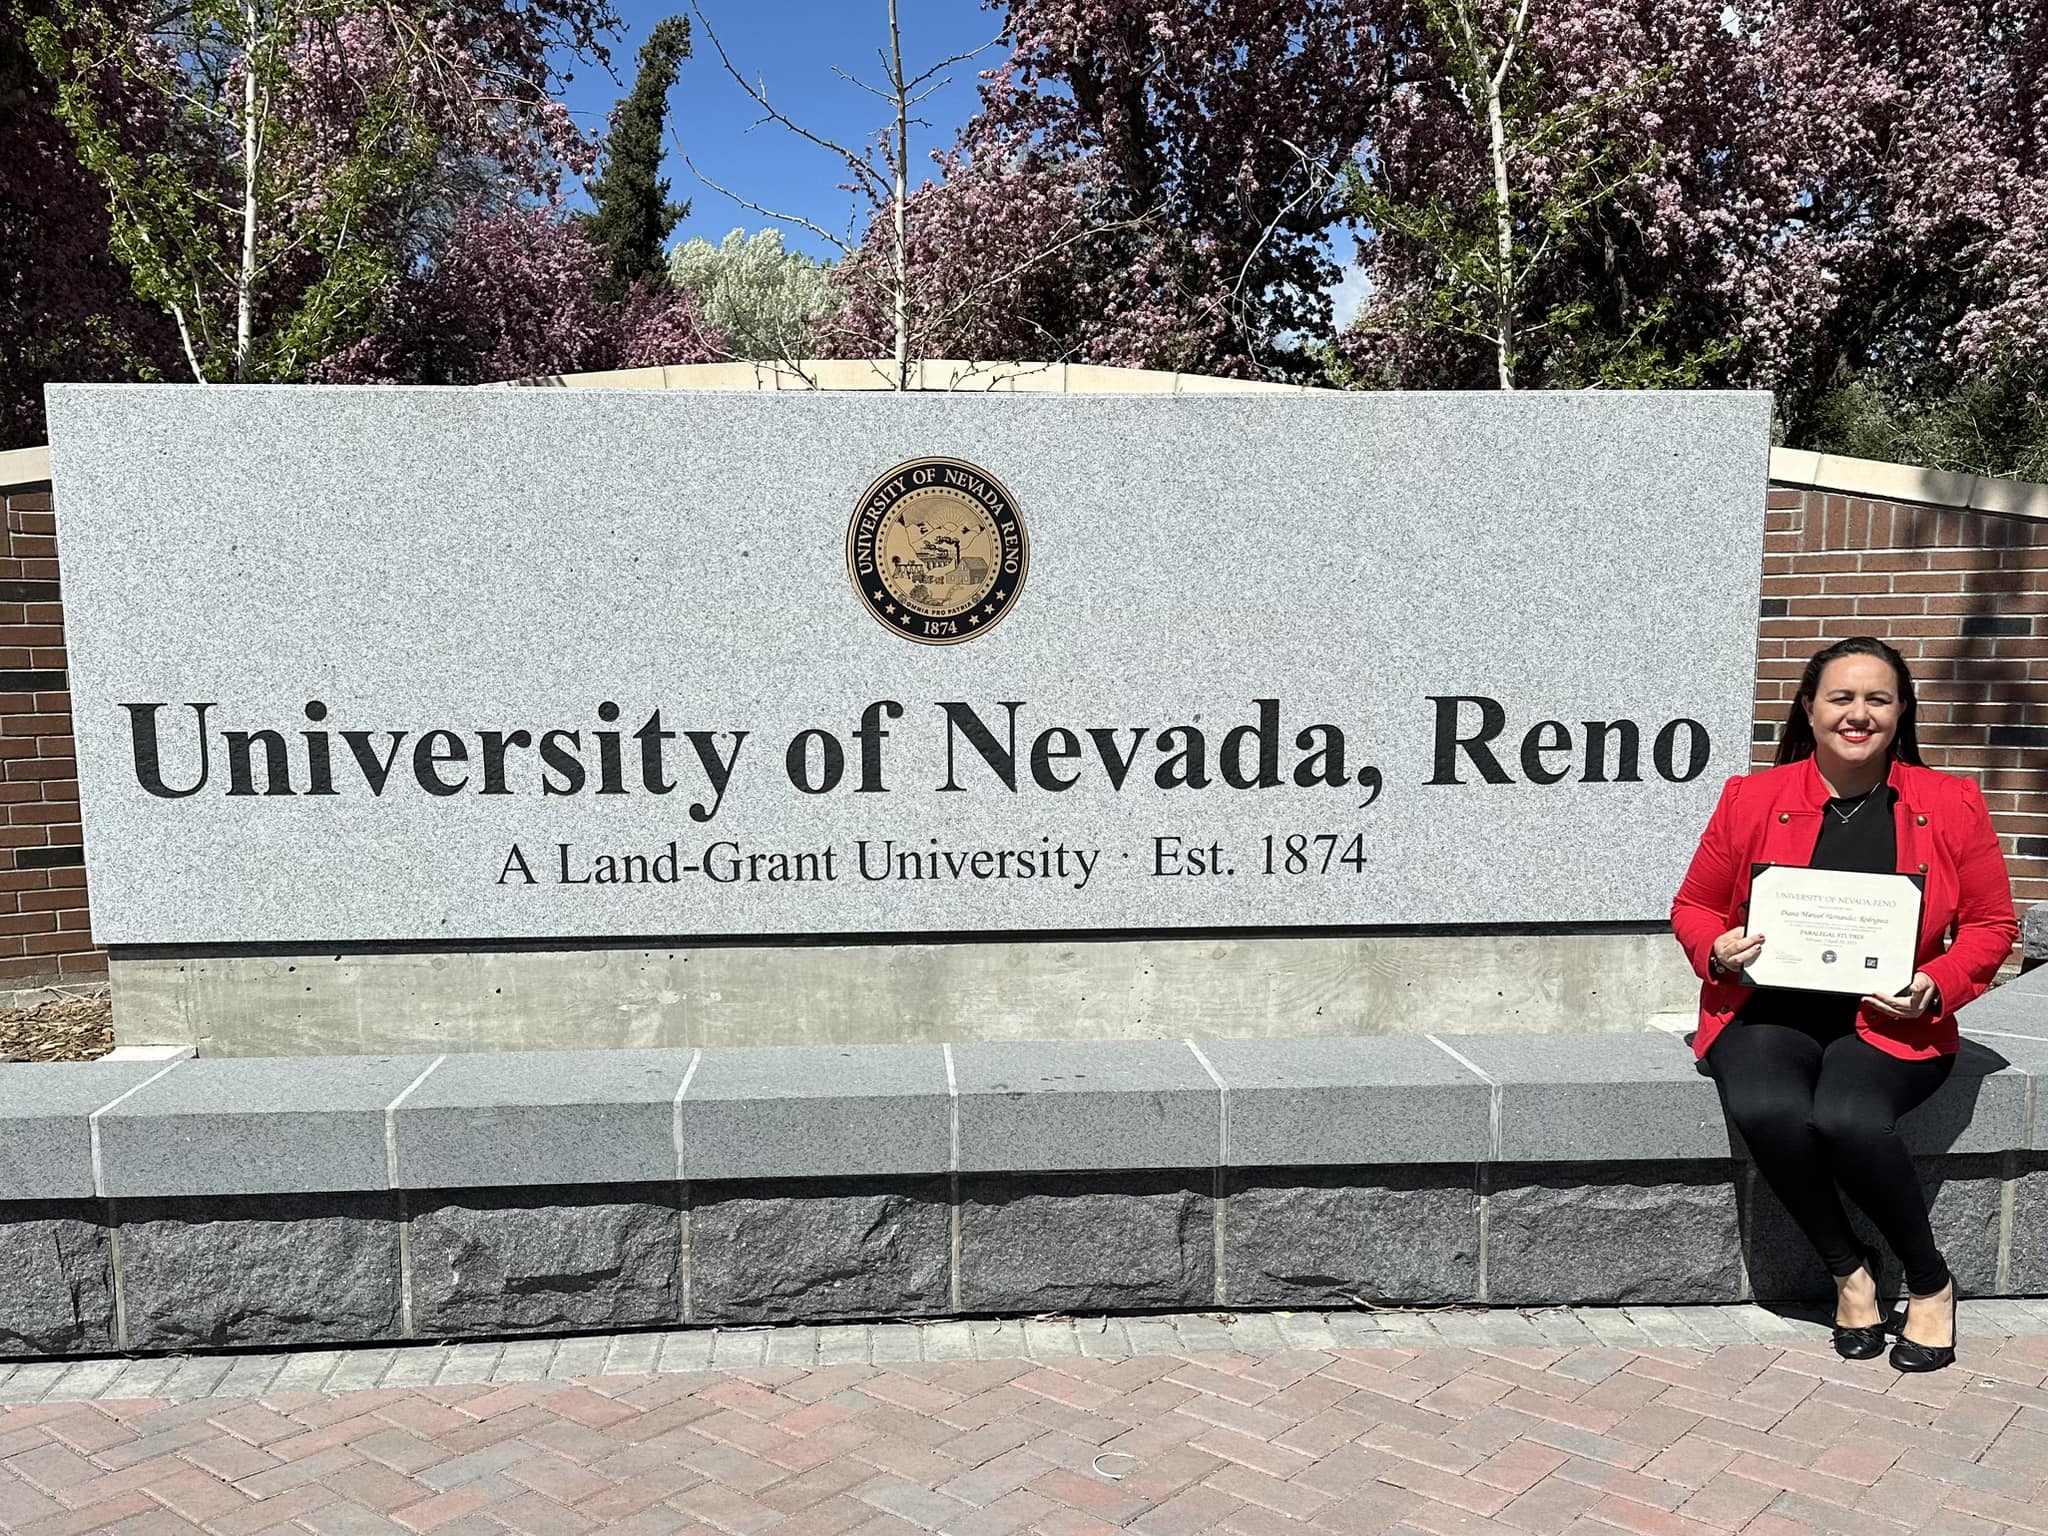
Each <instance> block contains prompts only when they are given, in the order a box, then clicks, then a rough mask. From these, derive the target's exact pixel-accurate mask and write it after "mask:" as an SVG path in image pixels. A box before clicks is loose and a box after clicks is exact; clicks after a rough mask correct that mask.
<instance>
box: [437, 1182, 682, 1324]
mask: <svg viewBox="0 0 2048 1536" xmlns="http://www.w3.org/2000/svg"><path fill="white" fill-rule="evenodd" d="M408 1203H409V1206H410V1209H411V1212H412V1234H411V1235H412V1297H413V1300H412V1317H413V1331H414V1333H415V1334H417V1335H418V1336H420V1337H422V1338H430V1339H432V1338H457V1337H463V1336H468V1335H495V1334H501V1333H574V1332H583V1331H596V1330H609V1329H614V1328H637V1327H641V1326H644V1325H647V1324H652V1323H673V1322H675V1321H676V1320H677V1319H679V1318H680V1317H681V1316H682V1286H681V1280H680V1269H681V1236H682V1235H681V1231H680V1225H681V1217H680V1214H679V1212H678V1209H677V1204H676V1193H675V1186H674V1185H672V1184H670V1185H654V1186H647V1185H627V1186H621V1187H614V1188H598V1189H591V1188H579V1189H555V1188H543V1189H523V1190H488V1189H485V1190H462V1191H441V1192H437V1193H434V1194H423V1195H413V1196H411V1197H410V1198H409V1202H408Z"/></svg>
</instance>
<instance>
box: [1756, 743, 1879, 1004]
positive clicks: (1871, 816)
mask: <svg viewBox="0 0 2048 1536" xmlns="http://www.w3.org/2000/svg"><path fill="white" fill-rule="evenodd" d="M1898 798H1899V792H1898V791H1897V790H1895V789H1893V788H1892V787H1891V786H1890V785H1889V784H1880V785H1878V786H1877V788H1875V789H1873V790H1872V791H1871V792H1870V793H1869V794H1868V795H1865V796H1862V797H1860V798H1859V799H1850V800H1842V799H1835V800H1830V801H1829V802H1828V803H1827V805H1826V806H1825V807H1824V808H1823V809H1822V811H1821V813H1820V836H1819V838H1818V839H1816V840H1815V842H1814V845H1813V857H1812V858H1811V859H1809V860H1807V863H1808V865H1809V866H1811V867H1812V868H1814V869H1844V870H1855V871H1858V872H1860V873H1864V874H1872V875H1891V874H1896V873H1898V868H1899V832H1898V827H1897V824H1896V823H1895V821H1894V819H1893V816H1892V807H1893V806H1894V805H1895V804H1897V802H1898ZM1844 816H1846V817H1847V818H1848V819H1847V820H1844V819H1843V818H1844ZM1770 942H1771V936H1770V935H1769V934H1765V935H1764V947H1765V948H1766V949H1768V948H1769V947H1770ZM1735 1016H1736V1017H1737V1018H1738V1019H1741V1020H1742V1021H1743V1022H1744V1023H1745V1024H1789V1025H1791V1026H1793V1027H1794V1028H1795V1029H1825V1030H1829V1031H1840V1030H1846V1029H1854V1028H1855V1027H1856V999H1855V998H1853V997H1849V996H1846V995H1843V994H1838V993H1833V992H1794V991H1790V990H1788V989H1786V988H1784V987H1758V988H1756V989H1755V990H1754V991H1753V992H1752V993H1751V994H1750V995H1749V998H1748V999H1747V1000H1746V1001H1745V1002H1744V1003H1743V1005H1742V1007H1741V1008H1740V1009H1738V1010H1737V1011H1736V1015H1735Z"/></svg>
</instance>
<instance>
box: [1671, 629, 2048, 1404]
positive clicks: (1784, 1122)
mask: <svg viewBox="0 0 2048 1536" xmlns="http://www.w3.org/2000/svg"><path fill="white" fill-rule="evenodd" d="M1764 864H1777V865H1796V866H1804V867H1808V868H1813V869H1827V870H1843V871H1854V872H1862V873H1868V874H1878V875H1891V874H1896V875H1906V876H1909V877H1913V878H1915V879H1917V880H1918V881H1920V882H1921V885H1922V892H1921V920H1920V931H1919V935H1918V944H1917V948H1916V952H1915V956H1914V963H1915V965H1916V966H1917V969H1916V970H1915V971H1914V973H1913V978H1912V982H1911V984H1910V985H1909V986H1908V987H1906V988H1905V989H1904V990H1903V991H1901V992H1900V993H1898V994H1897V995H1895V996H1883V995H1876V994H1873V995H1870V996H1865V997H1861V998H1858V997H1854V996H1851V995H1838V994H1835V993H1832V992H1809V991H1794V990H1790V989H1785V988H1773V987H1760V986H1754V985H1752V984H1751V983H1750V977H1749V974H1748V971H1747V969H1746V968H1747V967H1749V966H1750V965H1751V964H1752V963H1753V962H1754V961H1755V960H1756V959H1757V958H1758V957H1759V956H1760V955H1762V954H1763V952H1764V950H1765V947H1766V946H1767V945H1768V944H1769V943H1770V936H1769V935H1768V934H1766V933H1760V932H1751V931H1750V930H1749V927H1748V923H1747V918H1748V915H1749V893H1750V877H1751V874H1752V871H1753V870H1754V869H1755V868H1756V867H1758V866H1760V865H1764ZM1671 924H1672V928H1673V930H1674V931H1675V932H1676V934H1677V936H1678V940H1679V943H1680V944H1682V945H1683V946H1684V947H1685V951H1686V954H1687V956H1688V957H1689V958H1690V959H1691V960H1692V964H1693V969H1694V970H1695V971H1697V972H1698V973H1699V975H1700V977H1701V980H1702V981H1703V983H1704V985H1703V986H1702V988H1701V993H1700V1025H1699V1030H1698V1033H1697V1034H1695V1035H1694V1037H1693V1050H1694V1052H1695V1054H1696V1055H1698V1056H1699V1057H1700V1058H1701V1059H1702V1060H1703V1061H1704V1062H1705V1063H1706V1066H1707V1069H1708V1071H1709V1072H1710V1073H1711V1074H1712V1076H1713V1078H1714V1081H1715V1084H1716V1085H1717V1087H1718V1088H1719V1089H1720V1093H1721V1102H1722V1104H1723V1106H1724V1108H1725V1109H1726V1111H1727V1114H1728V1118H1729V1120H1730V1121H1731V1122H1733V1123H1734V1124H1735V1126H1736V1127H1737V1128H1738V1129H1739V1130H1740V1131H1741V1132H1742V1135H1743V1139H1744V1140H1745V1141H1746V1142H1747V1143H1748V1144H1749V1147H1750V1149H1751V1153H1752V1155H1753V1156H1754V1158H1755V1159H1756V1166H1757V1170H1758V1172H1759V1173H1761V1174H1762V1175H1763V1178H1764V1180H1765V1182H1766V1183H1768V1184H1769V1185H1770V1187H1771V1189H1772V1190H1773V1191H1774V1192H1775V1193H1776V1194H1777V1196H1778V1198H1779V1199H1780V1200H1781V1201H1783V1202H1784V1205H1785V1208H1786V1210H1787V1211H1789V1212H1790V1213H1791V1215H1792V1218H1793V1220H1794V1221H1796V1222H1797V1223H1798V1224H1799V1227H1800V1230H1801V1231H1803V1232H1804V1233H1805V1234H1806V1235H1807V1237H1808V1238H1809V1239H1810V1240H1811V1241H1812V1243H1813V1245H1814V1247H1815V1249H1816V1250H1817V1251H1818V1252H1819V1254H1820V1256H1821V1258H1822V1259H1823V1261H1825V1262H1826V1264H1827V1267H1828V1271H1829V1273H1831V1274H1832V1275H1834V1277H1835V1284H1836V1287H1837V1290H1838V1292H1839V1301H1838V1304H1837V1308H1836V1313H1835V1347H1836V1349H1837V1350H1838V1351H1839V1352H1840V1353H1841V1354H1842V1355H1844V1356H1845V1357H1848V1358H1852V1359H1867V1358H1869V1357H1871V1356H1873V1355H1876V1354H1879V1353H1881V1352H1882V1351H1883V1349H1884V1347H1885V1346H1884V1341H1885V1331H1886V1324H1885V1321H1884V1319H1883V1318H1882V1316H1881V1314H1880V1312H1879V1309H1878V1305H1877V1289H1876V1281H1875V1278H1874V1275H1875V1272H1876V1269H1877V1258H1878V1255H1877V1254H1876V1252H1875V1251H1874V1250H1868V1249H1865V1248H1864V1247H1863V1246H1862V1245H1861V1243H1860V1242H1859V1241H1858V1240H1857V1238H1856V1236H1855V1234H1854V1233H1853V1232H1852V1231H1851V1230H1850V1227H1849V1222H1848V1218H1847V1216H1846V1215H1845V1214H1844V1212H1843V1210H1842V1204H1841V1200H1840V1197H1839V1195H1838V1194H1837V1190H1836V1186H1837V1184H1838V1183H1839V1185H1840V1187H1841V1188H1842V1189H1843V1190H1846V1191H1847V1192H1848V1193H1849V1195H1850V1197H1851V1198H1852V1199H1853V1200H1854V1201H1855V1202H1856V1204H1857V1205H1859V1206H1860V1207H1862V1209H1863V1211H1864V1213H1865V1214H1866V1215H1868V1216H1869V1217H1870V1219H1871V1221H1872V1223H1874V1224H1875V1225H1876V1227H1877V1229H1878V1231H1879V1232H1880V1233H1882V1234H1883V1236H1884V1238H1885V1240H1886V1241H1887V1242H1888V1243H1890V1244H1891V1246H1892V1249H1893V1251H1894V1252H1895V1253H1897V1254H1898V1256H1899V1259H1900V1261H1901V1263H1902V1264H1903V1265H1904V1266H1905V1271H1906V1283H1907V1286H1908V1289H1909V1290H1910V1291H1911V1293H1912V1304H1911V1306H1910V1307H1909V1309H1908V1311H1907V1315H1906V1319H1905V1322H1904V1324H1903V1326H1902V1328H1901V1330H1900V1334H1901V1336H1900V1340H1899V1342H1898V1343H1897V1344H1896V1345H1894V1346H1893V1348H1892V1353H1891V1363H1892V1364H1893V1366H1895V1367H1896V1368H1897V1369H1899V1370H1902V1371H1928V1370H1936V1369H1939V1368H1940V1367H1942V1366H1944V1365H1947V1364H1949V1363H1950V1362H1951V1361H1953V1360H1954V1358H1955V1329H1954V1321H1953V1317H1954V1301H1955V1287H1954V1282H1953V1280H1952V1278H1951V1277H1950V1274H1949V1270H1948V1265H1947V1263H1946V1262H1945V1261H1944V1260H1943V1258H1942V1256H1941V1252H1940V1250H1939V1249H1938V1248H1936V1246H1935V1243H1934V1237H1933V1234H1932V1231H1931V1230H1930V1227H1929V1224H1928V1217H1927V1202H1926V1200H1925V1198H1924V1197H1923V1196H1922V1194H1921V1192H1920V1184H1919V1179H1918V1176H1917V1174H1916V1173H1915V1171H1914V1167H1913V1160H1912V1158H1911V1156H1910V1155H1909V1154H1908V1152H1907V1150H1906V1147H1905V1144H1904V1143H1903V1142H1902V1141H1901V1140H1900V1138H1899V1135H1898V1121H1899V1118H1900V1117H1901V1116H1902V1115H1904V1114H1905V1113H1906V1112H1907V1111H1908V1110H1910V1109H1912V1108H1914V1107H1915V1106H1916V1105H1919V1104H1921V1103H1923V1102H1925V1101H1926V1100H1927V1099H1928V1098H1929V1097H1930V1096H1931V1095H1932V1094H1933V1093H1934V1092H1935V1091H1936V1090H1937V1089H1939V1088H1940V1087H1941V1085H1942V1084H1943V1083H1944V1082H1946V1081H1947V1079H1948V1076H1949V1073H1950V1072H1951V1071H1952V1070H1953V1068H1954V1066H1955V1060H1956V1053H1957V1050H1958V1048H1959V1045H1960V1041H1959V1039H1958V1036H1957V1034H1956V1026H1955V1012H1956V1010H1957V1009H1959V1008H1961V1007H1962V1006H1963V1005H1964V1004H1965V1003H1967V1002H1969V1001H1970V1000H1971V999H1973V998H1975V997H1976V996H1977V995H1978V994H1980V993H1981V992H1983V990H1984V989H1985V987H1986V986H1987V985H1989V983H1990V981H1991V978H1992V977H1993V976H1994V975H1996V974H1997V971H1998V967H1999V965H2000V963H2001V962H2003V961H2004V959H2005V958H2006V956H2007V955H2008V954H2009V953H2010V952H2011V949H2012V942H2013V939H2014V937H2015V936H2016V935H2017V933H2018V931H2019V925H2018V924H2017V922H2015V920H2014V918H2013V908H2012V895H2011V887H2010V885H2009V884H2008V881H2007V876H2006V869H2005V859H2004V855H2003V854H2002V853H2001V851H2000V849H1999V843H1998V837H1997V834H1996V833H1995V832H1994V831H1993V830H1992V827H1991V818H1990V816H1989V814H1988V813H1987V812H1986V810H1985V808H1984V798H1983V796H1982V795H1981V794H1980V793H1979V792H1978V789H1977V786H1976V785H1975V784H1974V783H1972V782H1971V781H1970V780H1968V779H1964V778H1960V777H1956V776H1954V775H1950V774H1943V773H1937V772H1935V771H1934V770H1932V769H1930V768H1928V767H1926V766H1925V765H1924V764H1922V762H1921V761H1920V746H1919V741H1918V738H1917V736H1916V734H1915V730H1914V698H1913V678H1912V674H1911V673H1910V672H1909V671H1908V670H1907V667H1906V663H1905V661H1904V659H1903V658H1902V657H1901V656H1900V655H1899V653H1898V652H1897V651H1895V650H1894V649H1893V648H1892V647H1890V646H1888V645H1886V644H1885V643H1884V642H1883V641H1881V640H1876V639H1872V638H1870V637H1868V636H1858V637H1856V638H1853V639H1848V640H1842V641H1839V642H1837V643H1836V644H1834V645H1831V646H1829V647H1827V648H1826V649H1825V650H1822V651H1820V652H1819V653H1817V654H1816V655H1815V656H1814V657H1813V658H1812V659H1811V660H1810V661H1809V662H1808V663H1807V665H1806V670H1805V672H1804V674H1803V675H1802V677H1801V679H1800V683H1799V692H1798V696H1797V697H1796V698H1795V699H1794V700H1793V704H1792V708H1791V710H1790V712H1789V713H1788V715H1787V717H1786V721H1785V726H1784V730H1783V732H1782V733H1781V734H1780V736H1779V740H1778V766H1777V767H1775V768H1772V769H1769V770H1767V771H1766V772H1763V773H1758V774H1751V775H1749V776H1747V777H1738V778H1733V779H1730V780H1729V781H1728V784H1727V786H1726V788H1724V789H1723V790H1722V793H1721V800H1720V804H1719V805H1717V806H1716V807H1715V808H1714V814H1713V818H1712V819H1711V820H1710V821H1709V822H1708V824H1707V828H1706V831H1705V832H1704V833H1703V834H1702V835H1701V838H1700V845H1699V848H1698V850H1697V851H1696V852H1695V853H1694V855H1693V859H1692V865H1691V867H1690V868H1689V869H1688V870H1687V871H1686V876H1685V883H1684V884H1683V885H1682V886H1681V887H1680V888H1679V891H1678V895H1677V897H1676V898H1675V899H1674V901H1673V903H1672V908H1671ZM1951 931H1952V932H1953V938H1952V939H1950V938H1949V935H1950V933H1951Z"/></svg>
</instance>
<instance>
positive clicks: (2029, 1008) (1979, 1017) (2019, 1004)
mask: <svg viewBox="0 0 2048 1536" xmlns="http://www.w3.org/2000/svg"><path fill="white" fill-rule="evenodd" d="M2028 910H2029V912H2030V913H2032V912H2039V913H2041V914H2042V916H2041V917H2040V918H2039V919H2037V920H2036V921H2037V925H2048V902H2040V903H2037V904H2036V905H2035V906H2033V907H2031V908H2029V909H2028ZM1956 1027H1957V1028H1958V1029H1960V1030H1961V1031H1962V1032H1963V1033H1964V1034H1965V1035H1974V1034H1978V1033H1979V1032H1984V1031H1990V1032H2010V1033H2014V1034H2022V1035H2035V1036H2039V1037H2043V1038H2048V970H2044V969H2042V968H2041V967H2040V965H2039V962H2038V961H2037V962H2036V963H2035V968H2034V969H2033V970H2030V971H2026V972H2023V973H2022V974H2020V975H2018V976H2014V977H2012V978H2011V979H2009V980H2007V981H2005V982H2002V983H2000V984H1999V985H1998V986H1995V987H1993V988H1992V989H1991V990H1990V991H1989V992H1986V993H1985V994H1984V995H1983V996H1982V997H1980V998H1978V999H1977V1000H1976V1001H1975V1002H1972V1003H1968V1004H1965V1005H1964V1007H1963V1010H1962V1012H1960V1013H1958V1014H1957V1015H1956Z"/></svg>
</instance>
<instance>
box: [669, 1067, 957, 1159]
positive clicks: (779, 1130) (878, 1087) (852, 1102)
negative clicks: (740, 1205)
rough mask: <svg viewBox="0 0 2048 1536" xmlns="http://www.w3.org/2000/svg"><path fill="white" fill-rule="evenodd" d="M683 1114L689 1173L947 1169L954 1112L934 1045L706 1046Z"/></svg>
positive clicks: (681, 1121)
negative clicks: (710, 1048)
mask: <svg viewBox="0 0 2048 1536" xmlns="http://www.w3.org/2000/svg"><path fill="white" fill-rule="evenodd" d="M677 1114H678V1116H679V1120H678V1123H679V1125H680V1127H681V1130H680V1133H679V1136H680V1142H681V1146H682V1149H683V1176H684V1177H685V1178H688V1179H693V1180H695V1179H773V1178H828V1177H833V1176H841V1175H845V1176H853V1175H877V1174H922V1173H944V1172H946V1171H947V1170H948V1169H949V1168H950V1167H951V1166H952V1155H953V1129H952V1125H953V1116H952V1104H951V1100H950V1096H949V1095H948V1093H947V1090H946V1058H945V1053H944V1052H943V1051H942V1050H941V1049H940V1048H939V1047H938V1046H936V1045H847V1046H817V1047H753V1048H749V1047H733V1048H729V1049H724V1050H707V1051H706V1052H704V1054H703V1058H702V1059H701V1060H700V1061H699V1062H698V1063H697V1071H696V1073H695V1075H694V1076H692V1077H691V1079H690V1089H689V1092H688V1093H686V1094H685V1095H684V1096H683V1101H682V1104H681V1106H680V1107H679V1109H678V1111H677Z"/></svg>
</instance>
